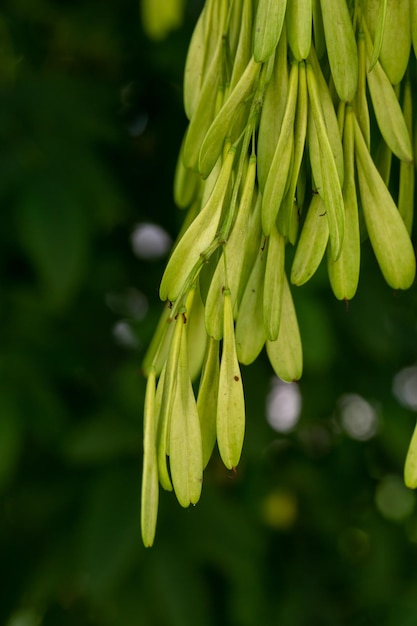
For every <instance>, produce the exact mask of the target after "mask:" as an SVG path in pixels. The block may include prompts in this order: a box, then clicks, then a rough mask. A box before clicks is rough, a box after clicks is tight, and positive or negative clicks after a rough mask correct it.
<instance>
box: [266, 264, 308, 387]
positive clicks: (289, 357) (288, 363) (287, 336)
mask: <svg viewBox="0 0 417 626" xmlns="http://www.w3.org/2000/svg"><path fill="white" fill-rule="evenodd" d="M266 352H267V354H268V358H269V361H270V363H271V365H272V368H273V370H274V372H275V374H276V375H277V376H279V378H281V379H282V380H285V381H286V382H293V381H294V380H298V379H299V378H301V374H302V371H303V350H302V345H301V337H300V330H299V327H298V321H297V315H296V312H295V308H294V302H293V299H292V295H291V290H290V287H289V285H288V280H287V277H286V276H285V275H284V286H283V290H282V308H281V322H280V326H279V333H278V339H277V340H276V341H267V342H266Z"/></svg>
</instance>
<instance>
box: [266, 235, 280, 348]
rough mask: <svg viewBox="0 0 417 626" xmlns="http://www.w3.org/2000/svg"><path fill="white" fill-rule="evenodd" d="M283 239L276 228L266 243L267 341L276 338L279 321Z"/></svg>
mask: <svg viewBox="0 0 417 626" xmlns="http://www.w3.org/2000/svg"><path fill="white" fill-rule="evenodd" d="M284 265H285V238H284V237H283V236H282V235H281V233H280V232H279V231H278V229H277V228H276V226H273V227H272V230H271V234H270V236H269V241H268V250H267V257H266V267H265V281H264V289H263V321H264V327H265V334H266V337H267V339H269V340H270V341H275V339H277V338H278V332H279V325H280V321H281V306H282V290H283V285H284V273H285V270H284Z"/></svg>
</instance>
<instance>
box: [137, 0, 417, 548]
mask: <svg viewBox="0 0 417 626" xmlns="http://www.w3.org/2000/svg"><path fill="white" fill-rule="evenodd" d="M397 5H398V6H397ZM400 5H401V6H400ZM405 14H406V15H407V16H408V17H405ZM416 15H417V5H416V2H415V0H401V2H398V3H397V2H396V0H333V1H332V2H329V1H327V0H242V2H233V0H207V2H206V4H205V6H204V8H203V11H202V14H201V16H200V18H199V21H198V22H197V25H196V28H195V31H194V35H193V37H192V40H191V43H190V48H189V53H188V56H187V61H186V67H185V77H184V107H185V112H186V115H187V118H188V120H189V125H188V128H187V131H186V133H185V137H184V141H183V144H182V147H181V149H180V154H179V159H178V165H177V169H176V173H175V181H174V198H175V201H176V203H177V205H178V207H179V208H181V209H187V215H186V218H185V221H184V226H183V228H182V230H181V232H180V235H179V237H178V240H177V243H176V244H175V246H174V249H173V252H172V254H171V257H170V259H169V261H168V264H167V267H166V270H165V273H164V275H163V278H162V281H161V286H160V296H161V299H162V300H165V301H167V304H166V307H165V310H164V312H163V314H162V317H161V322H160V324H159V326H158V328H157V330H156V333H155V337H154V340H153V341H152V343H151V345H150V347H149V350H148V353H147V355H146V357H145V360H144V364H143V370H144V373H145V375H146V376H147V377H148V383H147V390H146V400H145V424H144V448H145V453H144V471H143V485H142V536H143V541H144V543H145V545H147V546H149V545H152V543H153V540H154V534H155V525H156V511H157V506H158V488H157V482H158V481H159V483H160V485H161V486H162V487H163V488H164V489H167V490H171V489H173V490H174V491H175V494H176V496H177V498H178V501H179V503H180V504H181V505H182V506H188V505H189V504H190V503H193V504H195V503H196V501H197V500H198V498H199V496H200V492H201V485H202V479H203V470H204V468H205V467H206V465H207V463H208V461H209V459H210V456H211V454H212V451H213V449H214V446H215V443H216V440H217V443H218V447H219V452H220V456H221V458H222V460H223V462H224V464H225V465H226V467H227V468H229V469H233V468H235V466H236V464H237V463H238V462H239V459H240V456H241V451H242V445H243V438H244V431H245V402H244V393H243V384H242V377H241V372H240V366H239V363H241V364H249V363H251V362H253V361H254V360H255V359H256V358H257V357H258V355H259V354H260V352H261V351H262V350H263V348H265V352H266V354H267V356H268V358H269V360H270V363H271V366H272V368H273V370H274V371H275V373H276V374H277V375H278V376H280V377H281V378H282V379H283V380H286V381H292V380H296V379H298V378H299V377H300V376H301V374H302V343H301V337H300V333H299V329H298V323H297V317H296V310H295V307H294V302H293V298H292V294H291V287H290V282H291V283H292V284H293V285H302V284H304V283H305V282H307V281H308V280H310V279H311V278H312V276H313V275H314V274H315V272H316V270H317V268H318V266H319V265H320V263H321V262H322V259H323V257H326V259H327V268H328V274H329V282H330V285H331V288H332V290H333V292H334V294H335V296H336V297H337V298H338V299H340V300H349V299H351V298H352V297H353V296H354V295H355V292H356V289H357V286H358V282H359V275H360V271H359V270H360V241H361V239H363V238H365V237H368V238H369V241H370V244H371V246H372V248H373V250H374V253H375V256H376V259H377V261H378V263H379V266H380V269H381V272H382V274H383V276H384V277H385V279H386V281H387V283H388V285H389V286H390V287H392V288H394V289H407V288H408V287H410V286H411V285H412V283H413V281H414V278H415V272H416V261H415V253H414V249H413V245H412V242H411V238H410V233H411V231H412V224H413V209H414V175H415V172H414V163H413V141H412V139H413V136H415V135H416V130H415V127H414V124H413V102H412V98H413V89H412V80H413V78H414V80H415V59H414V56H413V57H412V59H411V60H410V58H409V57H410V51H411V49H412V47H411V44H413V46H414V49H415V45H416V39H417V37H416V32H417V27H416V24H417V17H416ZM406 31H407V32H406ZM397 42H398V45H397ZM371 128H372V133H371ZM394 169H395V171H398V172H399V184H398V185H396V186H393V187H392V188H391V172H392V171H393V170H394ZM360 226H361V227H360ZM287 245H290V246H295V255H294V259H293V262H292V266H291V267H286V263H285V249H286V246H287ZM288 276H289V278H288ZM411 446H412V448H411V451H410V453H409V457H408V460H407V465H406V482H407V484H409V485H410V486H415V485H416V484H417V483H416V478H415V474H416V470H415V465H416V463H415V458H416V454H417V451H416V449H417V440H416V437H414V438H413V442H412V444H411Z"/></svg>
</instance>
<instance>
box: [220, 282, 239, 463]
mask: <svg viewBox="0 0 417 626" xmlns="http://www.w3.org/2000/svg"><path fill="white" fill-rule="evenodd" d="M223 319H224V330H223V348H222V357H221V363H220V375H219V392H218V397H217V424H216V429H217V443H218V446H219V452H220V456H221V458H222V461H223V463H224V464H225V465H226V467H227V468H229V469H232V468H234V467H236V466H237V464H238V463H239V459H240V455H241V452H242V446H243V439H244V434H245V399H244V395H243V385H242V376H241V373H240V368H239V363H238V360H237V355H236V345H235V334H234V328H233V308H232V300H231V297H230V292H229V291H228V290H227V289H226V290H225V291H224V316H223Z"/></svg>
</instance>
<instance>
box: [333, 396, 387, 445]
mask: <svg viewBox="0 0 417 626" xmlns="http://www.w3.org/2000/svg"><path fill="white" fill-rule="evenodd" d="M339 409H340V421H341V424H342V427H343V429H344V431H345V432H346V433H347V434H348V435H349V437H352V439H358V440H359V441H366V440H367V439H371V438H372V437H373V436H374V435H375V433H376V431H377V426H378V417H377V414H376V411H375V409H374V408H373V406H372V405H371V404H370V403H369V402H368V401H367V400H365V399H364V398H362V396H359V395H358V394H355V393H350V394H344V395H343V396H341V398H340V399H339Z"/></svg>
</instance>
